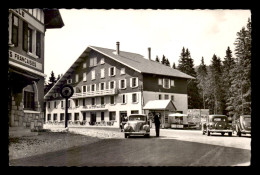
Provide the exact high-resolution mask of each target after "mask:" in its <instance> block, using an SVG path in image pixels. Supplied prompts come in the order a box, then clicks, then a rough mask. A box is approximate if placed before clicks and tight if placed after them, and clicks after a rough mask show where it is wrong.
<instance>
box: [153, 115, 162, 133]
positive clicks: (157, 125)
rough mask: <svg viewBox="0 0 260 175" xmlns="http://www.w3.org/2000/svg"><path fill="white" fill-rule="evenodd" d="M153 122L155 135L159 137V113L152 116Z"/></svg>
mask: <svg viewBox="0 0 260 175" xmlns="http://www.w3.org/2000/svg"><path fill="white" fill-rule="evenodd" d="M154 123H155V132H156V137H159V133H160V124H161V122H160V119H159V115H158V114H156V115H155V116H154Z"/></svg>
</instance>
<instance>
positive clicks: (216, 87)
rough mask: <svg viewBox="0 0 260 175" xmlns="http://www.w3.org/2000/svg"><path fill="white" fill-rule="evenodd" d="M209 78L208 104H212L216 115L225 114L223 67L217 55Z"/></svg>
mask: <svg viewBox="0 0 260 175" xmlns="http://www.w3.org/2000/svg"><path fill="white" fill-rule="evenodd" d="M209 68H210V69H209V70H210V71H209V77H208V86H207V88H208V91H207V97H208V98H209V99H208V102H209V103H211V108H212V109H211V111H213V113H214V114H223V112H224V105H225V104H224V102H223V98H224V94H223V88H222V86H223V82H222V71H221V69H222V65H221V60H220V58H218V57H217V56H216V55H215V54H214V55H213V57H212V60H211V65H210V67H209Z"/></svg>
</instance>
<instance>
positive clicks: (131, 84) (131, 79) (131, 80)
mask: <svg viewBox="0 0 260 175" xmlns="http://www.w3.org/2000/svg"><path fill="white" fill-rule="evenodd" d="M132 82H133V78H130V87H133V83H132Z"/></svg>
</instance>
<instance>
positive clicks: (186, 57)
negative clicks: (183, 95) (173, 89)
mask: <svg viewBox="0 0 260 175" xmlns="http://www.w3.org/2000/svg"><path fill="white" fill-rule="evenodd" d="M178 70H180V71H181V72H184V73H186V74H188V75H190V76H193V77H194V78H196V72H195V69H194V63H193V59H192V58H191V55H190V52H189V50H188V49H186V51H185V48H184V47H183V49H182V52H181V55H180V59H179V65H178ZM187 93H188V108H189V109H199V108H201V106H202V103H201V99H200V95H199V89H198V82H197V80H196V79H195V80H193V79H192V80H189V81H188V85H187Z"/></svg>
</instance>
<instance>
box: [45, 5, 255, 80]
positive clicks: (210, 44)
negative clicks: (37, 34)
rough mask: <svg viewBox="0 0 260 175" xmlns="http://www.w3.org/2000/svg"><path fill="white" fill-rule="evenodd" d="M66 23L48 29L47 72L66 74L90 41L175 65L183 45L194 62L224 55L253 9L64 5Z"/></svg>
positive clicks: (62, 13)
mask: <svg viewBox="0 0 260 175" xmlns="http://www.w3.org/2000/svg"><path fill="white" fill-rule="evenodd" d="M60 13H61V16H62V19H63V22H64V24H65V25H64V27H62V28H61V29H48V30H47V31H46V33H45V69H44V71H45V74H46V75H47V77H49V76H50V73H51V71H54V73H55V76H56V77H57V75H58V74H65V72H66V71H67V70H68V68H69V67H70V66H71V65H72V64H73V63H74V61H75V60H76V59H77V58H78V57H79V56H80V55H81V53H82V52H83V51H84V50H85V49H86V48H87V47H88V46H90V45H91V46H98V47H104V48H109V49H116V42H117V41H119V42H120V50H122V51H127V52H134V53H138V54H141V55H143V56H144V57H145V58H147V57H148V51H147V48H148V47H151V58H152V59H153V60H155V58H156V56H157V55H158V57H159V58H160V60H161V58H162V55H165V57H166V58H168V59H169V61H170V63H171V66H172V64H173V62H174V63H175V65H176V66H177V65H178V60H179V57H180V53H181V50H182V48H183V47H185V48H188V49H189V51H190V53H191V57H192V58H193V60H194V64H195V66H197V65H199V64H200V63H201V58H202V57H204V61H205V64H206V65H209V64H210V63H211V59H212V56H213V54H216V55H217V56H218V57H220V58H221V60H223V58H224V56H225V53H226V50H227V47H228V46H229V47H230V49H231V51H232V52H233V56H235V53H234V42H235V40H236V38H237V36H236V34H237V32H239V31H240V30H241V29H242V27H243V26H244V27H245V26H246V24H247V21H248V18H251V12H250V10H131V9H130V10H101V9H99V10H93V9H91V10H88V9H80V10H77V9H72V10H67V9H60Z"/></svg>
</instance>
